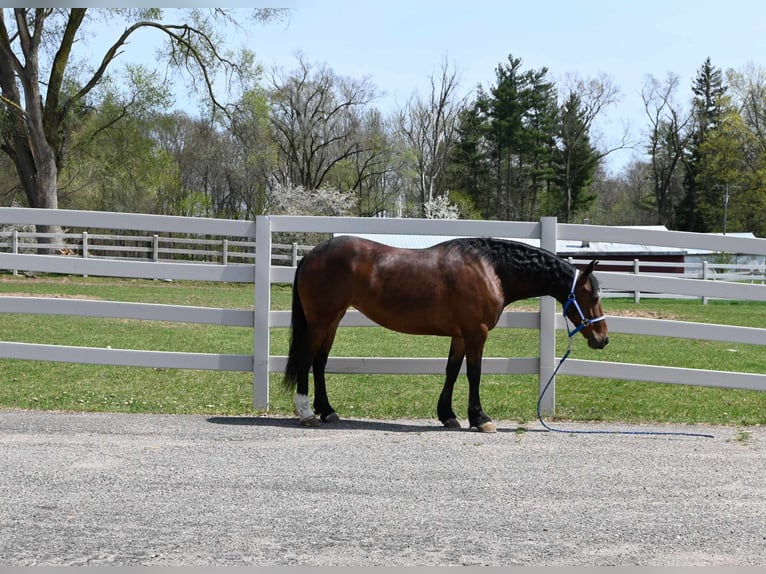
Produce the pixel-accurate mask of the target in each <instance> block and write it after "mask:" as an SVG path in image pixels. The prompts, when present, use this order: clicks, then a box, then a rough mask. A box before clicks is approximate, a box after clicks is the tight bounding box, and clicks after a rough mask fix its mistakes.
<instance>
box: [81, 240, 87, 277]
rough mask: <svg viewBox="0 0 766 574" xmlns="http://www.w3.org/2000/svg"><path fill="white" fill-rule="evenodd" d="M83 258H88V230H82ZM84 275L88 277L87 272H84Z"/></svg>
mask: <svg viewBox="0 0 766 574" xmlns="http://www.w3.org/2000/svg"><path fill="white" fill-rule="evenodd" d="M82 258H83V259H87V258H88V232H87V231H83V232H82ZM82 276H83V277H87V276H88V274H87V273H83V274H82Z"/></svg>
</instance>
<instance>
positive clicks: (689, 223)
mask: <svg viewBox="0 0 766 574" xmlns="http://www.w3.org/2000/svg"><path fill="white" fill-rule="evenodd" d="M692 92H693V93H694V98H693V99H692V117H693V131H692V134H691V137H690V139H689V143H688V150H687V153H686V155H685V158H684V164H685V166H686V173H685V175H684V181H683V184H684V198H683V200H682V202H681V204H680V205H679V208H678V214H677V221H678V227H679V228H680V229H683V230H686V231H703V232H704V231H710V230H711V229H710V223H709V221H706V220H705V218H701V217H699V210H700V206H699V201H700V194H701V193H705V192H707V193H708V194H709V193H710V190H711V189H715V185H716V184H715V183H714V182H712V181H709V180H708V181H705V180H704V179H702V178H701V177H700V174H701V172H702V171H703V170H704V167H703V165H702V164H703V162H704V157H703V149H704V148H705V145H706V142H707V140H708V139H709V138H710V137H711V136H712V135H713V134H714V132H715V130H716V129H718V128H719V126H720V124H721V120H722V117H723V113H724V110H723V99H724V95H725V94H726V86H725V85H724V82H723V74H722V73H721V70H719V69H717V68H716V67H715V66H713V64H712V63H711V61H710V58H706V59H705V62H704V63H703V64H702V66H701V67H700V69H699V70H698V71H697V76H696V77H695V79H694V82H693V83H692Z"/></svg>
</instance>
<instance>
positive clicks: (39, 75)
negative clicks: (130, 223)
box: [0, 8, 282, 208]
mask: <svg viewBox="0 0 766 574" xmlns="http://www.w3.org/2000/svg"><path fill="white" fill-rule="evenodd" d="M206 14H207V13H205V12H202V11H199V10H191V11H188V12H186V13H185V15H186V17H187V18H188V21H187V22H186V23H167V22H164V21H163V16H164V14H163V12H162V11H161V10H159V9H129V10H127V9H120V10H88V9H84V8H83V9H75V8H73V9H67V10H65V9H59V8H35V9H33V8H13V9H3V10H1V11H0V88H1V89H2V102H3V106H2V119H1V120H0V137H1V138H2V146H1V147H2V151H3V152H4V153H6V154H7V155H8V156H9V157H10V158H11V160H12V161H13V163H14V166H15V168H16V171H17V173H18V176H19V180H20V184H21V186H22V188H23V189H24V191H25V194H26V198H27V201H28V203H29V205H30V206H32V207H41V208H56V207H57V206H58V174H59V171H60V170H61V168H62V166H63V162H64V159H65V155H66V148H67V142H68V141H69V136H70V130H69V124H70V121H71V119H72V114H73V113H75V111H76V110H77V108H78V106H80V105H81V104H82V103H83V102H84V101H85V99H86V98H87V97H88V95H89V94H91V93H92V92H93V91H94V90H95V89H96V88H97V87H98V86H99V85H100V84H101V83H102V82H103V81H104V80H105V78H106V77H107V71H108V70H109V69H110V68H111V67H112V66H113V64H114V62H115V61H116V60H117V58H118V57H119V55H120V54H121V53H122V51H123V50H124V49H126V48H127V45H128V40H129V39H131V38H132V36H133V35H134V34H135V33H136V32H137V31H139V30H142V29H150V30H155V31H157V32H158V33H161V34H164V35H165V37H166V38H167V40H168V42H167V45H166V49H167V53H166V57H167V61H168V62H169V64H170V65H171V66H173V67H174V68H176V69H180V70H184V71H186V72H188V73H189V74H191V76H192V77H193V78H194V81H195V82H196V81H197V79H198V78H199V79H201V82H202V85H203V87H204V89H205V90H206V92H207V93H208V95H209V96H210V98H211V100H212V102H213V104H214V105H216V106H218V107H219V108H221V109H223V108H224V105H223V104H222V103H221V102H219V101H218V99H217V98H216V96H215V90H214V82H215V72H216V70H218V69H219V68H221V67H223V68H225V69H226V70H229V71H234V70H243V71H244V70H245V69H246V66H240V65H239V64H238V63H237V62H235V61H234V60H233V59H232V58H231V57H230V56H229V55H228V54H225V53H224V52H223V51H222V49H221V48H220V46H223V45H225V42H223V39H222V37H221V35H220V34H218V33H216V28H215V23H216V19H218V21H220V20H221V19H222V20H223V21H225V22H226V23H227V24H229V25H232V24H236V22H235V21H234V20H233V19H232V17H231V16H230V15H229V13H228V12H226V11H223V10H220V9H218V10H215V11H213V12H212V16H209V17H208V16H207V15H206ZM281 14H282V13H281V12H279V11H276V12H275V11H273V10H270V9H258V10H255V11H254V12H253V17H254V18H255V19H257V20H260V21H267V20H270V19H272V18H275V17H279V16H280V15H281ZM91 18H104V19H107V20H110V21H112V22H113V21H114V20H117V21H122V22H124V23H125V24H126V25H127V27H126V28H125V29H124V30H123V32H122V33H120V34H119V35H118V36H117V38H116V39H115V41H114V42H113V43H112V45H111V46H110V47H109V48H108V50H107V51H106V53H105V54H104V55H103V57H102V58H101V61H100V63H98V64H97V66H96V68H95V70H87V66H85V65H82V62H79V61H77V60H76V59H75V58H74V49H75V47H76V46H77V45H78V44H77V43H78V42H79V41H81V40H82V39H83V35H84V31H85V29H86V28H87V25H88V24H89V23H91V22H93V20H91ZM245 56H247V55H245ZM244 61H246V62H249V60H248V59H247V58H245V60H244ZM139 100H140V98H135V100H134V102H135V101H139ZM128 106H129V104H128Z"/></svg>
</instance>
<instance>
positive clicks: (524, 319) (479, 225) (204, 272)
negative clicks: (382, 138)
mask: <svg viewBox="0 0 766 574" xmlns="http://www.w3.org/2000/svg"><path fill="white" fill-rule="evenodd" d="M2 224H12V225H59V226H64V227H67V226H68V227H77V228H86V229H113V230H130V231H131V232H135V233H137V234H140V236H141V237H151V238H152V239H153V238H154V236H155V235H157V236H161V235H162V234H187V235H191V236H194V237H192V238H193V239H195V240H199V241H205V240H207V239H206V237H205V236H215V241H221V242H222V241H223V240H228V241H237V242H243V243H244V244H245V245H246V246H247V248H248V249H251V248H254V250H255V252H254V254H253V253H252V252H251V253H250V257H248V259H246V260H245V261H244V262H241V261H238V262H233V261H232V259H233V258H232V257H231V253H229V255H230V257H229V258H228V259H226V260H220V259H219V260H216V261H214V262H212V261H180V262H179V261H177V260H169V261H165V260H161V259H160V260H151V259H149V258H148V257H147V258H145V259H142V260H128V259H127V258H101V257H90V256H88V257H82V256H79V257H78V256H67V257H62V256H60V255H59V256H57V255H35V254H29V253H23V252H19V251H17V252H10V253H0V269H18V270H26V271H38V272H51V273H65V274H74V275H82V274H87V275H100V276H108V277H131V278H146V279H177V280H189V279H191V280H200V281H234V282H245V283H251V284H252V285H253V286H254V299H253V300H254V312H253V311H247V310H238V309H217V308H202V307H190V306H180V305H156V304H151V305H149V304H143V303H119V302H108V301H82V300H70V299H58V298H44V297H34V298H33V297H29V298H27V297H0V312H5V313H43V314H60V315H74V316H78V315H79V316H91V317H121V318H131V319H139V320H163V321H178V322H192V323H205V324H215V325H224V326H239V327H251V328H252V329H253V337H254V345H253V347H254V352H253V355H223V354H213V353H177V352H160V351H141V350H125V349H96V348H89V347H65V346H56V345H36V344H27V343H16V342H0V357H2V358H19V359H31V360H39V359H40V357H45V359H46V360H51V361H63V362H82V363H92V364H103V365H128V366H154V367H163V368H184V369H188V368H192V369H214V370H231V371H251V372H252V373H253V403H254V406H255V407H256V408H266V407H267V406H268V403H269V373H271V372H276V371H281V370H282V369H283V368H284V364H285V360H286V359H285V357H282V356H275V355H272V353H271V350H270V329H271V328H272V327H285V326H287V325H289V312H287V311H276V310H271V289H270V286H271V284H272V283H284V282H291V281H292V279H293V276H294V273H295V267H294V266H293V265H275V264H274V262H275V259H274V258H273V257H272V255H273V252H272V249H273V246H274V244H273V243H272V236H273V234H275V233H305V232H310V233H333V232H346V233H397V234H402V233H403V234H416V235H417V234H420V235H454V236H459V235H464V236H499V237H517V238H519V239H539V241H540V244H541V246H542V247H543V248H546V249H548V250H551V251H555V246H556V241H557V239H576V240H585V241H612V242H620V243H636V244H644V245H658V246H669V247H687V248H692V247H693V248H705V249H711V250H714V251H723V252H736V253H748V254H754V255H758V256H764V255H766V240H764V239H752V238H741V237H728V236H727V237H720V236H717V237H716V236H707V235H701V234H696V233H685V232H674V231H655V230H641V229H625V228H609V227H601V226H594V225H575V224H558V223H557V222H556V220H555V218H543V219H541V220H540V221H539V222H498V221H493V222H489V221H462V220H461V221H432V220H403V219H382V218H381V219H377V218H373V219H369V218H335V217H290V216H263V217H258V218H257V220H256V221H255V222H243V221H233V220H218V219H207V218H182V217H174V216H156V215H134V214H116V213H106V212H81V211H66V210H31V209H18V208H2V209H0V225H2ZM193 244H194V245H196V246H206V245H207V244H205V243H204V242H202V243H200V242H197V241H195V242H194V243H193ZM223 245H225V244H224V243H220V246H221V249H220V250H219V249H218V248H216V249H215V251H216V253H220V252H223V251H224V250H223ZM44 246H45V247H50V243H47V244H44ZM205 248H206V249H207V247H205ZM90 249H91V246H90V245H88V251H84V253H89V252H90ZM291 249H294V248H293V247H292V246H291ZM22 251H23V250H22ZM80 255H82V253H81V254H80ZM172 255H173V256H175V255H178V254H172ZM183 255H184V256H187V255H188V254H183ZM612 264H613V262H610V265H612ZM652 266H655V267H656V266H657V263H656V262H652ZM723 275H726V274H725V273H724V274H723ZM720 278H721V277H719V276H716V279H717V280H716V281H710V280H707V279H702V278H690V277H687V276H683V275H678V274H676V275H669V274H668V275H658V274H652V275H649V274H644V273H639V274H636V273H635V272H634V270H632V269H626V271H625V272H615V271H610V272H599V279H600V282H601V286H602V288H604V289H606V290H611V291H616V292H624V293H634V292H640V293H653V294H665V295H672V296H687V297H688V296H692V297H703V298H728V299H740V300H747V301H766V286H765V285H763V284H762V283H763V278H762V276H757V275H755V276H752V277H748V278H744V279H745V280H744V281H743V280H742V279H743V276H741V275H737V276H736V277H735V279H736V281H732V280H725V281H720V280H718V279H720ZM727 279H731V277H728V278H727ZM751 279H752V280H751ZM341 325H342V326H344V327H345V326H351V325H354V326H374V323H372V322H371V321H369V320H368V319H366V318H365V317H363V316H361V315H360V314H359V313H358V312H354V311H351V312H349V313H347V315H346V316H345V318H344V319H343V321H342V323H341ZM498 327H499V328H524V329H538V330H539V332H540V336H539V353H538V356H535V357H510V358H485V359H484V362H483V367H482V370H483V372H486V373H496V374H537V375H538V379H539V383H540V387H541V388H542V387H543V386H544V384H545V383H546V382H547V381H548V379H549V378H550V377H551V375H552V374H553V370H554V367H555V364H556V359H557V358H556V356H555V353H556V345H555V343H556V333H557V331H562V330H563V329H565V325H564V320H563V318H562V317H561V315H560V313H559V312H558V310H557V304H556V302H555V300H553V299H552V298H550V297H542V298H540V300H539V310H538V311H536V312H513V313H509V312H506V313H504V314H503V315H502V317H501V320H500V323H499V324H498ZM609 329H610V332H611V333H630V334H639V335H649V336H660V337H681V338H691V339H705V340H712V341H730V342H741V343H747V344H755V345H766V329H754V328H743V327H730V326H724V325H710V324H700V323H688V322H680V321H668V320H657V319H640V318H631V317H609ZM327 370H328V372H344V373H348V372H354V373H379V374H401V373H427V374H443V372H444V358H416V359H412V358H406V359H405V358H359V357H332V358H331V359H330V361H329V362H328V365H327ZM559 372H560V373H561V374H566V375H578V376H586V377H595V378H609V379H623V380H632V381H651V382H661V383H671V384H681V383H682V384H690V385H707V386H719V387H726V388H744V389H756V390H766V375H764V374H757V373H736V372H729V371H725V372H724V371H702V370H699V369H682V368H676V367H657V366H653V365H638V364H629V363H612V362H602V361H596V360H581V359H570V360H568V361H567V362H566V363H565V364H564V365H563V367H562V368H561V370H560V371H559ZM554 388H555V386H554V385H552V386H551V388H549V390H548V392H547V393H546V397H545V398H546V401H545V403H544V404H543V405H542V407H543V411H544V412H546V413H551V412H553V410H554V407H555V391H554Z"/></svg>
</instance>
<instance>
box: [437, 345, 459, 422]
mask: <svg viewBox="0 0 766 574" xmlns="http://www.w3.org/2000/svg"><path fill="white" fill-rule="evenodd" d="M464 357H465V343H464V342H463V339H461V338H460V337H453V338H452V343H451V344H450V347H449V357H448V358H447V373H446V378H445V379H444V387H443V388H442V392H441V394H440V395H439V403H438V405H437V407H436V414H437V415H438V416H439V420H440V421H441V422H442V424H444V426H445V427H447V428H460V421H458V419H457V415H456V414H455V411H453V410H452V390H453V389H454V388H455V381H456V380H457V377H458V375H459V374H460V367H461V366H462V365H463V358H464Z"/></svg>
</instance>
